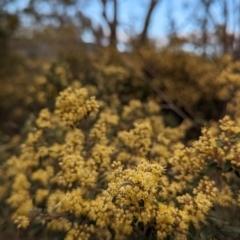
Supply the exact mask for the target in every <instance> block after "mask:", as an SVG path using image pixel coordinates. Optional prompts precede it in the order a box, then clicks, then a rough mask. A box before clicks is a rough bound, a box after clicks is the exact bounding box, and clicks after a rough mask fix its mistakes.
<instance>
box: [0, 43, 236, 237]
mask: <svg viewBox="0 0 240 240" xmlns="http://www.w3.org/2000/svg"><path fill="white" fill-rule="evenodd" d="M239 72H240V63H239V62H233V61H232V60H231V59H230V58H229V57H227V56H223V57H213V58H208V59H206V58H203V57H200V56H196V55H194V54H190V53H186V52H183V51H180V50H176V49H166V50H162V51H156V50H155V49H153V48H151V47H148V48H142V49H139V50H138V51H136V52H135V51H133V52H132V53H119V52H116V51H111V50H110V49H105V50H101V51H100V52H96V53H84V52H83V53H82V54H76V53H75V54H73V53H71V54H69V55H63V56H62V59H61V60H59V61H58V62H56V61H55V62H50V61H49V62H46V61H45V62H41V61H40V60H39V61H36V60H31V61H30V60H25V61H24V64H19V65H18V66H17V67H16V69H15V72H14V74H12V75H11V76H9V75H8V76H7V75H5V76H2V83H3V84H4V85H3V88H1V89H0V102H1V113H3V114H5V119H2V120H1V122H2V126H4V127H3V128H2V129H1V134H2V138H1V144H2V145H1V146H2V149H3V153H4V154H3V155H2V156H1V168H0V171H1V172H2V174H1V175H0V181H1V183H3V184H1V187H0V199H1V205H2V206H4V208H2V210H1V219H2V220H1V223H0V224H1V232H2V233H1V234H2V236H4V237H5V238H6V236H11V237H13V236H14V237H15V238H16V239H33V238H34V239H66V240H71V239H116V240H118V239H211V238H217V239H239V236H240V223H239V216H238V211H239V207H240V195H239V194H240V192H239V190H240V189H239V181H240V180H239V177H240V172H239V168H240V158H239V153H240V112H239V100H240V99H239V98H240V91H239V84H240V75H239ZM3 79H5V81H3ZM14 124H15V125H16V126H15V125H14ZM13 125H14V126H15V127H12V126H13ZM3 173H4V174H3ZM16 229H17V230H16Z"/></svg>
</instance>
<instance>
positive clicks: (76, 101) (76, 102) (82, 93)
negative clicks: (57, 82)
mask: <svg viewBox="0 0 240 240" xmlns="http://www.w3.org/2000/svg"><path fill="white" fill-rule="evenodd" d="M87 97H88V92H87V90H86V89H84V88H81V89H73V88H71V87H69V88H67V89H66V90H65V91H63V92H61V93H60V95H59V96H58V97H57V99H56V109H55V114H56V115H57V116H58V117H59V118H60V119H61V121H62V122H63V123H64V124H66V125H70V126H71V125H74V124H76V123H78V122H79V121H80V120H81V119H82V118H83V117H84V116H86V115H87V114H89V113H90V112H97V111H98V109H99V105H98V103H97V101H96V100H95V97H90V98H89V99H87Z"/></svg>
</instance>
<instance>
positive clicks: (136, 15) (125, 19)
mask: <svg viewBox="0 0 240 240" xmlns="http://www.w3.org/2000/svg"><path fill="white" fill-rule="evenodd" d="M28 1H29V0H14V1H13V3H12V4H11V5H9V6H8V10H9V11H11V12H14V11H16V10H20V9H23V8H24V7H26V5H27V2H28ZM193 1H194V3H196V2H197V1H196V0H161V1H160V4H158V5H157V6H156V8H155V10H154V12H153V15H152V21H151V24H150V28H149V32H148V33H149V36H150V37H151V38H157V39H164V38H166V36H167V34H168V32H169V19H170V17H169V14H170V15H171V16H172V17H173V18H174V19H176V24H177V28H178V29H179V32H180V34H187V33H190V32H193V31H195V30H196V25H194V22H193V19H194V17H195V16H196V15H201V8H199V7H196V5H195V4H192V3H193ZM237 1H238V0H237ZM39 2H41V1H39ZM80 2H81V5H79V9H80V10H82V11H83V13H84V14H86V15H87V16H88V17H90V18H91V19H92V22H93V24H94V25H98V24H101V25H102V26H103V27H104V31H105V32H106V34H107V31H108V30H107V29H108V28H107V26H106V24H105V22H104V21H103V19H102V17H101V11H102V6H101V4H100V1H99V0H80ZM231 2H232V0H229V3H230V7H231V9H230V10H231V11H233V9H234V6H232V5H231ZM239 2H240V0H239ZM148 4H149V0H119V23H120V24H119V28H118V37H119V40H120V41H124V40H125V39H126V38H127V36H129V35H135V34H137V33H139V32H140V30H141V28H142V24H143V22H142V20H141V19H142V18H143V16H144V15H145V14H146V9H147V7H148ZM187 6H188V8H187ZM219 6H220V5H219V4H218V3H216V4H215V5H214V7H213V8H212V13H213V15H214V19H215V20H216V21H217V22H221V21H222V19H221V15H220V14H219ZM40 8H41V9H39V10H41V12H47V11H48V7H47V5H46V4H42V5H40ZM194 8H195V9H194ZM72 10H73V11H74V9H72ZM70 11H71V9H70ZM189 11H191V12H193V13H194V14H195V13H196V14H195V16H194V17H193V18H191V16H190V15H189ZM108 15H109V16H111V15H112V11H111V6H109V8H108ZM22 21H23V23H24V25H26V26H27V25H28V24H29V19H28V18H26V17H25V18H23V19H22ZM233 28H234V26H233V24H232V23H231V22H230V28H229V29H230V31H231V29H233ZM238 28H239V26H238ZM238 32H239V29H238ZM83 38H84V40H85V41H88V42H90V41H92V38H91V35H90V34H85V35H84V36H83Z"/></svg>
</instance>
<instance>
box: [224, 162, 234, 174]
mask: <svg viewBox="0 0 240 240" xmlns="http://www.w3.org/2000/svg"><path fill="white" fill-rule="evenodd" d="M231 170H232V164H231V162H230V161H226V162H225V163H224V165H223V172H230V171H231Z"/></svg>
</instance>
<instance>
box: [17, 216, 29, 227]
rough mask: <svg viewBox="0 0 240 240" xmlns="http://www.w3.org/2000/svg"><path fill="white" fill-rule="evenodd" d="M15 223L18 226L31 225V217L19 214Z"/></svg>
mask: <svg viewBox="0 0 240 240" xmlns="http://www.w3.org/2000/svg"><path fill="white" fill-rule="evenodd" d="M14 223H15V224H17V228H27V227H28V225H29V219H28V218H27V217H25V216H18V217H17V218H16V219H15V220H14Z"/></svg>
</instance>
